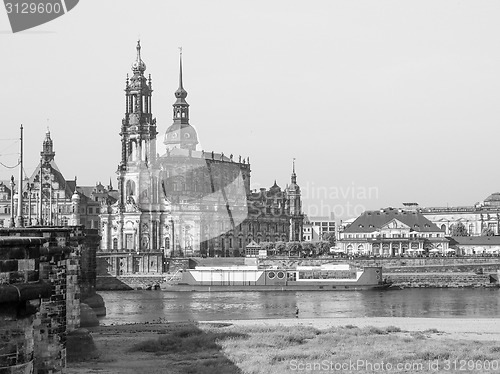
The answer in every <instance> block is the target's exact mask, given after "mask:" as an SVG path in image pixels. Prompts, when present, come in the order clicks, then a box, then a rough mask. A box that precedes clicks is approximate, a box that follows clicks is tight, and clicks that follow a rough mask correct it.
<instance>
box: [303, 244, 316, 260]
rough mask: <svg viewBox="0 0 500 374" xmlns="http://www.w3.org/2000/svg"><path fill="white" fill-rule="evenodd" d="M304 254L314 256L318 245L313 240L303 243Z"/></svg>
mask: <svg viewBox="0 0 500 374" xmlns="http://www.w3.org/2000/svg"><path fill="white" fill-rule="evenodd" d="M302 254H303V255H304V257H305V256H313V255H315V254H316V246H315V245H314V244H313V243H311V242H304V243H302Z"/></svg>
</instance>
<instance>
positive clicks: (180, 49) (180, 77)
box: [179, 47, 183, 88]
mask: <svg viewBox="0 0 500 374" xmlns="http://www.w3.org/2000/svg"><path fill="white" fill-rule="evenodd" d="M179 88H183V87H182V47H179Z"/></svg>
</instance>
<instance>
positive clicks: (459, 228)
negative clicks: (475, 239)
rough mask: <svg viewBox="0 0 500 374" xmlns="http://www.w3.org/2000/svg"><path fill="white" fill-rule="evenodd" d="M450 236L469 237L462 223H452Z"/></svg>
mask: <svg viewBox="0 0 500 374" xmlns="http://www.w3.org/2000/svg"><path fill="white" fill-rule="evenodd" d="M450 234H451V236H469V233H468V232H467V228H466V227H465V225H464V224H463V223H462V222H458V223H454V224H453V225H451V226H450Z"/></svg>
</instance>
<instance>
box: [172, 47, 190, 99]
mask: <svg viewBox="0 0 500 374" xmlns="http://www.w3.org/2000/svg"><path fill="white" fill-rule="evenodd" d="M187 95H188V94H187V91H186V90H185V89H184V87H183V85H182V47H179V88H178V89H177V91H175V97H176V98H177V102H176V104H177V103H185V104H186V105H187V102H186V101H185V100H184V99H185V98H186V97H187Z"/></svg>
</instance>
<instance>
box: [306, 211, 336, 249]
mask: <svg viewBox="0 0 500 374" xmlns="http://www.w3.org/2000/svg"><path fill="white" fill-rule="evenodd" d="M335 228H336V224H335V218H334V216H333V213H332V214H331V216H330V217H328V216H308V215H305V216H304V230H303V235H302V239H303V240H304V241H305V242H317V241H320V240H324V235H325V234H327V233H328V234H330V233H333V234H335V235H336V232H335Z"/></svg>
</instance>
